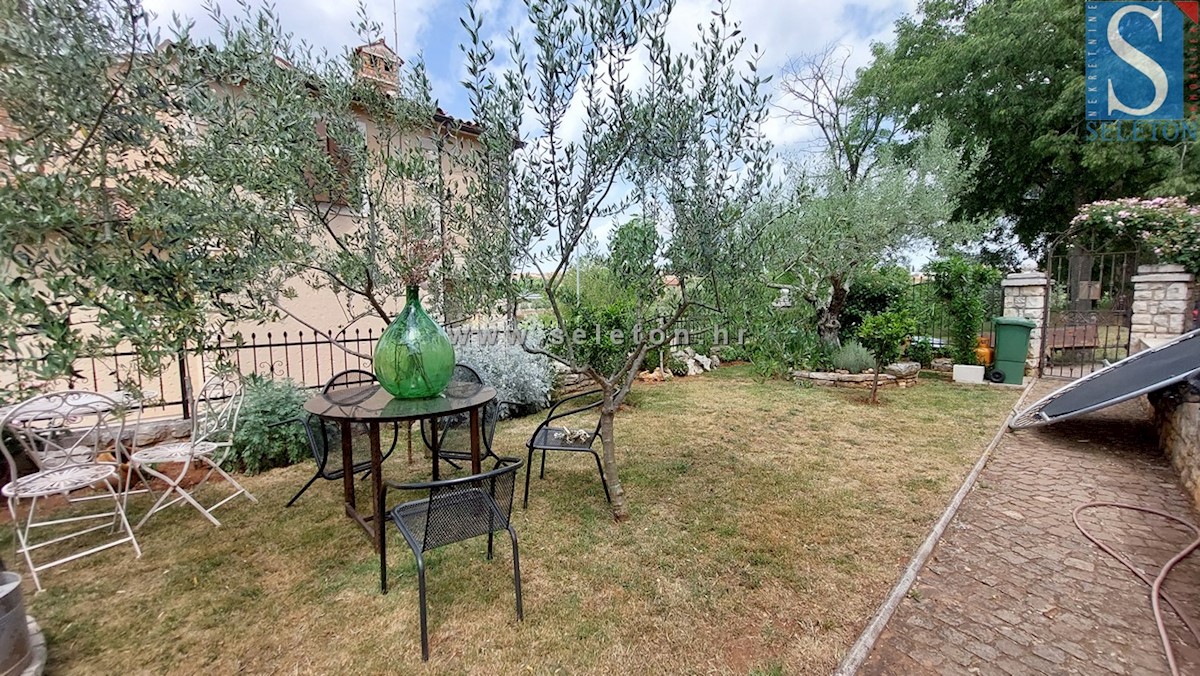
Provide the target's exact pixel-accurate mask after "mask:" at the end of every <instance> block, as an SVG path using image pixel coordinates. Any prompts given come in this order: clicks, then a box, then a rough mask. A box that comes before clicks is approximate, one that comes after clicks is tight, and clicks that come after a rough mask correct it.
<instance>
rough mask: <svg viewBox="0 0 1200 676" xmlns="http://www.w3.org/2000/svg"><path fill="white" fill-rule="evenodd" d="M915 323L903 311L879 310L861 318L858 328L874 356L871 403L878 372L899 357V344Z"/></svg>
mask: <svg viewBox="0 0 1200 676" xmlns="http://www.w3.org/2000/svg"><path fill="white" fill-rule="evenodd" d="M915 329H916V325H915V323H914V322H913V320H912V318H911V317H909V316H908V315H907V314H905V313H903V312H881V313H879V314H877V315H871V316H870V317H867V318H866V319H864V320H863V322H862V326H860V327H859V329H858V336H859V337H860V338H862V341H863V343H865V345H866V348H867V349H869V350H870V351H871V354H872V355H874V357H875V380H874V381H873V382H872V383H871V403H875V402H876V401H877V400H876V396H875V395H876V392H877V391H878V390H879V372H880V371H881V370H883V367H884V366H887V365H888V364H891V363H892V362H894V361H896V359H897V358H899V357H900V349H901V344H902V343H903V342H904V339H905V338H908V337H909V336H911V335H912V333H913V331H914V330H915Z"/></svg>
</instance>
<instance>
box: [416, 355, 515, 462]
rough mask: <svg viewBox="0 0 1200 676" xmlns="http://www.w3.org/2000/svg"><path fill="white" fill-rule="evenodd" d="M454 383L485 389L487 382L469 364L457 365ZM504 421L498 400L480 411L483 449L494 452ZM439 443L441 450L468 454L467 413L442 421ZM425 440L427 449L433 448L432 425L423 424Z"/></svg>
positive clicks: (469, 417) (422, 432) (439, 425)
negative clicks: (498, 428) (499, 424)
mask: <svg viewBox="0 0 1200 676" xmlns="http://www.w3.org/2000/svg"><path fill="white" fill-rule="evenodd" d="M450 379H451V380H452V381H456V382H460V383H474V384H478V385H483V384H484V382H483V378H482V377H481V376H480V375H479V372H478V371H476V370H475V369H474V368H472V367H470V366H468V365H466V364H455V365H454V375H452V376H451V377H450ZM499 419H500V405H499V403H498V402H496V401H495V400H492V401H489V402H488V403H487V404H485V405H484V407H483V410H482V411H480V419H479V424H480V428H481V431H482V432H483V448H484V449H490V448H491V447H492V438H493V437H494V436H495V434H496V421H497V420H499ZM437 427H438V440H439V441H440V443H441V446H439V448H442V449H451V450H457V451H461V450H465V449H468V448H470V446H471V437H470V435H471V416H470V415H469V414H467V413H458V414H455V415H449V416H445V417H442V418H438V421H437ZM421 440H422V441H423V442H425V447H426V448H433V431H432V430H431V429H430V426H429V421H427V420H422V421H421Z"/></svg>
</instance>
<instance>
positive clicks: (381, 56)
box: [354, 38, 404, 94]
mask: <svg viewBox="0 0 1200 676" xmlns="http://www.w3.org/2000/svg"><path fill="white" fill-rule="evenodd" d="M354 60H355V75H356V76H358V77H359V78H362V79H364V80H367V81H369V82H373V83H375V84H376V85H378V86H379V87H380V89H382V90H383V91H385V92H387V93H389V94H395V93H396V91H397V90H398V89H399V83H400V67H401V66H403V65H404V59H401V58H400V57H399V56H397V55H396V52H393V51H392V49H391V47H388V46H387V43H386V42H384V41H383V39H382V38H380V39H379V40H376V41H375V42H372V43H370V44H366V45H361V46H359V47H355V48H354Z"/></svg>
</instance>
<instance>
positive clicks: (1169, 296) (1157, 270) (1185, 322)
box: [1129, 265, 1196, 345]
mask: <svg viewBox="0 0 1200 676" xmlns="http://www.w3.org/2000/svg"><path fill="white" fill-rule="evenodd" d="M1194 282H1195V279H1194V278H1193V277H1192V275H1190V274H1188V273H1187V272H1185V271H1184V267H1183V266H1182V265H1141V266H1138V274H1137V275H1135V276H1134V277H1133V317H1132V320H1131V326H1130V329H1129V332H1130V344H1131V345H1137V344H1138V341H1139V340H1145V339H1151V340H1152V339H1156V338H1174V337H1175V336H1178V335H1180V334H1182V333H1186V332H1187V331H1190V330H1191V329H1192V305H1193V304H1194V303H1195V301H1196V290H1195V289H1196V287H1195V285H1194ZM1147 342H1149V341H1147Z"/></svg>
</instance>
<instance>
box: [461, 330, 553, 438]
mask: <svg viewBox="0 0 1200 676" xmlns="http://www.w3.org/2000/svg"><path fill="white" fill-rule="evenodd" d="M522 335H523V336H524V338H525V342H526V344H528V345H534V346H537V347H538V348H541V346H542V344H543V343H544V340H545V332H544V331H543V330H542V329H541V327H540V326H538V325H536V324H533V325H531V326H529V327H528V328H525V329H523V330H522ZM454 350H455V356H456V358H457V361H458V362H459V363H462V364H466V365H467V366H470V367H471V368H473V369H475V370H476V371H478V372H479V375H480V376H481V377H482V378H483V381H484V382H485V383H487V384H488V385H491V386H492V387H495V388H496V391H497V395H496V399H497V400H498V401H500V402H501V405H500V417H501V418H512V417H515V416H519V415H524V414H526V413H531V412H533V411H536V410H538V409H541V408H545V407H546V406H547V405H548V404H549V402H550V391H551V389H553V387H554V373H555V371H554V365H553V364H552V363H551V361H550V359H549V358H548V357H546V356H545V355H541V354H536V353H533V352H529V351H527V350H526V349H525V348H524V347H522V346H521V342H520V341H511V340H507V339H504V338H502V339H500V340H498V341H482V343H481V342H478V341H476V342H470V343H467V344H465V345H464V344H460V345H456V346H455V348H454Z"/></svg>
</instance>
